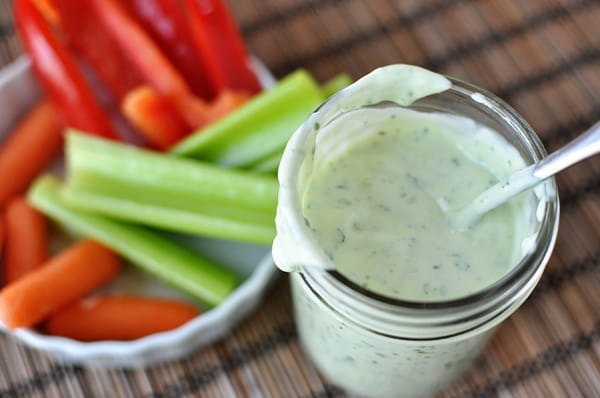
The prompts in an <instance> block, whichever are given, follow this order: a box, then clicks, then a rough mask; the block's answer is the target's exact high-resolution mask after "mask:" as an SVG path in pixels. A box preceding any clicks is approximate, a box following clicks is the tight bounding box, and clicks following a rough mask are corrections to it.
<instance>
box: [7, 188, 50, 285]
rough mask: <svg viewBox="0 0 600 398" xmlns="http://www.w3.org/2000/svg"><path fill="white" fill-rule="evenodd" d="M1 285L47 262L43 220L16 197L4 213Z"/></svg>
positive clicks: (22, 199) (45, 228)
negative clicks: (2, 276)
mask: <svg viewBox="0 0 600 398" xmlns="http://www.w3.org/2000/svg"><path fill="white" fill-rule="evenodd" d="M5 229H6V238H5V245H6V247H5V249H4V250H5V257H4V282H5V283H11V282H14V281H15V280H17V279H19V278H20V277H22V276H23V275H25V274H27V273H29V272H31V271H33V270H34V269H36V268H38V267H40V266H41V265H42V264H44V262H45V261H46V260H47V259H48V231H47V227H46V218H45V217H44V216H43V215H42V214H41V213H39V212H38V211H37V210H35V209H34V208H33V207H31V206H29V204H28V203H27V200H26V199H25V198H24V197H22V196H19V197H17V198H15V199H13V200H11V201H10V202H9V203H8V205H7V207H6V214H5Z"/></svg>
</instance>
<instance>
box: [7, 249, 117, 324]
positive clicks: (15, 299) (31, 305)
mask: <svg viewBox="0 0 600 398" xmlns="http://www.w3.org/2000/svg"><path fill="white" fill-rule="evenodd" d="M120 265H121V263H120V259H119V257H118V256H117V255H116V254H114V253H113V252H112V251H110V250H108V249H106V248H105V247H104V246H101V245H100V244H99V243H96V242H94V241H91V240H84V241H81V242H79V243H76V244H74V245H73V246H71V247H69V248H68V249H66V250H65V251H63V252H61V253H60V254H58V255H57V256H56V257H53V258H51V259H50V260H49V261H47V262H46V263H45V264H44V265H42V266H41V267H40V268H38V269H36V270H34V271H31V272H30V273H28V274H27V275H25V276H23V277H22V278H20V279H17V280H16V281H15V282H13V283H11V284H9V285H7V286H6V287H4V289H2V290H1V291H0V321H2V322H3V323H4V325H6V327H8V328H9V329H15V328H18V327H27V326H32V325H35V324H36V323H38V322H40V321H42V320H44V319H45V318H46V317H48V316H49V315H51V314H53V313H55V312H56V311H58V310H59V309H61V308H62V307H64V306H65V305H67V304H70V303H71V302H74V301H75V300H77V299H80V298H81V297H83V296H84V295H86V294H87V293H89V292H90V291H92V290H93V289H95V288H97V287H99V286H101V285H103V284H105V283H107V282H108V281H110V280H111V279H113V278H114V277H115V276H116V275H117V273H118V272H119V269H120Z"/></svg>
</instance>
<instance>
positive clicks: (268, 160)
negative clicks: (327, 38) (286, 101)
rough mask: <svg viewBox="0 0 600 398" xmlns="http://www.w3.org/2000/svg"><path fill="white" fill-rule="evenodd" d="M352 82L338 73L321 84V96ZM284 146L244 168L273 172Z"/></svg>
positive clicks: (335, 91)
mask: <svg viewBox="0 0 600 398" xmlns="http://www.w3.org/2000/svg"><path fill="white" fill-rule="evenodd" d="M351 83H352V78H351V77H350V75H348V74H346V73H340V74H338V75H336V76H334V77H333V78H331V79H330V80H328V81H327V82H325V84H323V85H322V86H321V93H322V95H323V98H329V97H331V96H332V95H333V94H335V93H337V92H338V91H340V90H341V89H343V88H344V87H346V86H349V85H350V84H351ZM284 148H285V147H282V148H279V149H277V150H276V151H275V152H273V153H271V154H269V155H267V156H265V157H263V158H262V159H259V160H257V161H256V162H254V163H253V164H250V165H246V166H245V168H246V169H248V170H251V171H254V172H256V173H275V172H277V169H278V168H279V162H280V161H281V157H282V156H283V150H284Z"/></svg>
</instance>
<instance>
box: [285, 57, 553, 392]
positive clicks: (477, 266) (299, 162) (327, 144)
mask: <svg viewBox="0 0 600 398" xmlns="http://www.w3.org/2000/svg"><path fill="white" fill-rule="evenodd" d="M392 115H393V116H392ZM466 130H469V132H466ZM471 130H472V132H471ZM436 131H437V132H436ZM434 132H436V133H435V134H438V135H433V133H434ZM386 134H388V135H389V134H396V136H394V137H393V138H392V139H394V140H395V139H396V138H398V139H402V140H403V141H402V142H401V144H400V145H398V148H400V150H402V148H407V151H408V152H410V153H408V152H407V153H405V154H402V153H399V154H398V156H395V157H394V156H392V157H391V158H390V159H391V160H389V159H388V160H385V161H381V159H380V157H379V156H373V157H372V158H373V161H371V160H369V159H370V158H368V157H364V156H363V155H364V153H366V152H365V151H363V149H364V148H367V144H369V143H371V141H373V142H374V143H376V142H377V141H375V138H374V137H376V136H377V135H380V136H383V135H386ZM428 137H429V138H428ZM378 139H379V138H378ZM428 139H429V140H430V142H429V143H428V144H427V145H429V146H427V147H423V146H422V145H423V144H422V142H427V140H428ZM393 142H394V141H389V143H392V144H390V145H388V142H383V144H380V145H379V147H374V148H375V150H376V151H378V152H376V154H378V153H380V152H381V153H383V152H384V151H386V150H387V148H394V145H393ZM365 143H367V144H365ZM490 143H491V144H490ZM369 145H370V144H369ZM412 145H414V147H413V146H412ZM439 145H446V146H439ZM363 147H364V148H363ZM422 147H423V148H426V151H425V152H424V153H420V152H419V151H420V150H421V149H420V148H422ZM355 148H358V149H355ZM427 148H431V150H432V151H434V150H435V151H437V152H435V153H434V152H432V154H431V156H428V155H427ZM390 150H392V151H393V150H395V149H390ZM453 151H454V152H456V154H457V155H454V152H453ZM392 155H393V152H392ZM463 155H464V156H463ZM545 155H546V153H545V150H544V148H543V146H542V145H541V143H540V141H539V139H538V138H537V136H536V135H535V133H534V132H533V131H532V129H531V128H530V127H529V126H528V124H527V123H526V122H525V121H524V120H523V119H522V118H521V117H520V116H519V115H518V114H517V113H516V112H515V111H514V110H513V109H512V108H510V107H509V106H508V105H507V104H505V103H504V102H502V101H501V100H499V99H498V98H497V97H495V96H494V95H492V94H490V93H487V92H485V91H483V90H481V89H479V88H477V87H474V86H472V85H470V84H467V83H464V82H462V81H459V80H454V79H448V78H446V77H444V76H441V75H438V74H435V73H433V72H429V71H426V70H424V69H421V68H418V67H413V66H409V65H391V66H387V67H383V68H379V69H377V70H375V71H374V72H372V73H370V74H369V75H367V76H365V77H364V78H362V79H360V80H359V81H357V82H356V83H354V84H353V85H351V86H349V87H348V88H346V89H344V90H342V91H340V92H339V93H337V94H336V95H334V96H333V97H331V98H330V99H329V100H327V101H326V102H325V103H324V104H322V105H321V107H320V108H319V109H317V110H316V111H315V112H314V113H313V114H312V115H311V116H310V117H309V118H308V119H307V120H306V121H305V123H304V124H303V125H302V126H301V127H300V128H299V129H298V130H297V131H296V132H295V134H294V135H293V137H292V138H291V140H290V142H289V143H288V145H287V147H286V150H285V153H284V156H283V158H282V161H281V165H280V168H279V181H280V193H279V204H278V210H277V219H276V224H277V237H276V238H275V241H274V243H273V257H274V260H275V263H276V264H277V266H278V267H279V268H281V269H283V270H284V271H288V272H291V285H292V297H293V304H294V312H295V321H296V324H297V328H298V333H299V337H300V341H301V344H302V347H303V349H304V350H305V352H306V353H307V354H308V356H309V357H310V358H311V359H312V361H313V362H314V363H315V365H316V366H317V368H318V369H319V370H320V371H321V372H322V374H323V375H324V376H325V377H326V378H328V379H329V380H330V381H331V382H332V383H334V384H335V385H337V386H339V387H342V388H344V389H346V390H347V391H349V392H352V393H357V394H360V395H364V396H372V397H407V398H410V397H427V396H431V395H433V394H435V393H436V392H438V391H440V390H441V389H443V388H444V387H446V386H448V385H449V384H450V383H452V382H454V381H456V380H457V379H458V378H459V377H460V376H461V375H462V373H463V372H464V371H465V370H466V369H467V368H468V367H469V366H470V365H471V364H472V362H473V360H474V359H475V358H477V356H478V355H479V354H480V353H481V351H482V349H483V348H484V346H485V344H486V342H487V341H488V339H489V337H490V336H491V334H492V333H493V331H494V330H495V329H496V327H497V326H498V325H499V324H500V323H501V322H502V321H503V320H505V319H506V318H507V317H509V316H510V315H511V314H512V313H513V312H514V311H515V310H516V309H517V308H518V307H519V306H520V305H521V304H522V303H523V302H524V301H525V299H526V298H527V297H528V296H529V295H530V294H531V292H532V291H533V289H534V288H535V286H536V284H537V283H538V281H539V279H540V277H541V275H542V272H543V270H544V268H545V265H546V263H547V261H548V258H549V256H550V254H551V251H552V248H553V246H554V242H555V239H556V233H557V229H558V215H559V203H558V198H557V195H556V186H555V182H554V180H552V179H551V180H548V181H546V182H545V183H543V184H541V185H539V186H538V187H536V188H535V189H534V190H531V191H528V192H525V193H523V194H521V195H520V196H519V197H518V198H515V199H514V202H513V203H509V204H506V205H504V206H506V208H504V209H502V208H499V209H498V210H497V213H495V214H491V213H490V215H486V216H485V217H488V218H487V219H486V218H484V219H482V220H481V225H478V226H476V227H475V229H474V230H473V231H471V232H468V233H467V234H466V235H465V236H463V235H461V234H457V233H455V232H454V231H453V230H452V229H448V228H449V227H447V225H446V224H445V221H444V217H443V216H444V211H445V210H446V208H447V207H448V206H450V207H452V206H453V203H454V202H457V203H458V204H454V205H457V206H458V205H459V204H460V202H461V200H468V199H469V198H472V197H474V195H473V194H474V193H477V190H480V189H482V188H485V186H484V185H485V184H487V185H490V184H493V183H494V182H495V181H497V180H499V179H501V178H502V177H505V176H507V175H508V174H510V173H511V172H513V171H515V169H518V168H520V167H524V166H525V165H528V164H531V163H534V162H535V161H537V160H539V159H540V158H542V157H543V156H545ZM361 156H362V157H361ZM382 156H383V155H382ZM411 156H412V157H414V158H415V159H416V160H414V163H410V162H411V160H410V159H411ZM363 158H364V159H367V161H368V162H367V163H365V165H367V166H369V167H362V168H360V170H358V171H360V172H365V173H367V174H366V175H364V176H363V175H362V174H360V173H359V172H358V171H357V172H354V171H349V172H348V173H347V176H345V177H344V178H345V179H340V180H339V181H338V180H335V181H333V178H334V177H335V175H336V174H335V173H336V172H337V170H338V169H341V168H343V167H342V166H343V165H345V164H353V163H354V161H356V162H357V163H358V164H360V163H359V162H360V161H361V159H363ZM340 159H341V160H340ZM383 159H385V158H384V157H383ZM421 161H422V162H423V163H422V164H423V165H425V164H427V165H429V166H428V167H430V168H431V170H433V171H432V172H431V173H429V174H428V173H425V172H424V171H423V170H421V169H423V167H424V166H423V167H421V166H418V167H417V166H416V165H421V163H419V162H421ZM486 162H487V163H486ZM466 163H468V165H469V167H468V168H465V167H466V166H464V164H466ZM488 163H489V164H488ZM411 165H412V166H411ZM371 166H372V168H371ZM402 167H408V168H412V169H410V170H406V171H404V170H403V169H402ZM454 167H456V169H454ZM332 170H333V171H332ZM370 170H373V171H372V173H373V175H371V176H369V175H368V173H369V172H371V171H370ZM388 170H390V172H391V173H392V174H394V175H395V176H396V177H398V176H400V177H401V179H398V178H396V179H393V178H392V177H390V176H387V175H386V172H387V171H388ZM398 170H400V172H399V171H398ZM332 173H333V174H332ZM430 175H434V176H435V178H433V179H431V178H430ZM463 175H464V176H470V178H472V179H473V181H479V182H480V183H481V184H484V185H482V186H478V185H477V183H471V182H470V181H466V182H464V184H463V185H461V186H460V187H459V188H456V189H452V187H453V186H454V185H456V184H457V183H458V182H461V177H462V176H463ZM332 176H333V177H332ZM436 179H437V180H436ZM488 179H489V180H490V181H488ZM359 181H360V183H359ZM381 181H385V182H386V183H388V182H389V183H390V184H391V185H390V186H392V187H393V189H394V190H393V191H391V192H392V194H386V195H383V194H382V193H381V192H382V191H381V188H380V187H381V184H382V182H381ZM435 181H438V182H439V183H437V182H436V184H433V183H432V182H435ZM328 183H329V184H330V185H331V187H329V188H328V187H327V184H328ZM377 184H379V185H377ZM322 186H325V187H326V188H323V189H324V190H323V191H322V195H321V196H322V201H320V202H319V201H317V202H314V201H313V197H315V195H314V194H313V191H315V192H316V189H317V188H316V187H322ZM404 188H406V190H405V189H404ZM319 189H321V188H319ZM346 189H350V190H354V193H355V197H354V196H346V197H342V196H340V197H339V198H338V197H336V196H335V195H338V193H339V191H341V190H346ZM411 189H412V191H411ZM451 190H453V191H454V194H452V195H450V194H449V195H447V196H446V195H445V192H446V191H451ZM471 191H473V192H471ZM396 195H397V196H396ZM418 195H421V196H418ZM384 196H385V197H384ZM348 198H352V200H350V199H348ZM403 198H404V199H406V201H405V202H403V201H402V200H403ZM411 198H412V201H411V200H410V199H411ZM430 199H431V200H430ZM426 201H427V202H428V203H429V205H430V208H425V207H424V206H426V203H425V202H426ZM315 203H316V204H318V205H319V206H318V208H317V209H316V210H315V207H312V208H311V206H313V205H314V206H316V205H315ZM345 206H348V207H345ZM351 206H353V207H351ZM409 206H421V207H420V208H416V207H415V208H414V209H417V210H418V211H414V210H412V209H413V208H410V207H409ZM392 207H393V208H394V209H391V208H392ZM438 207H439V208H441V209H439V208H438ZM365 209H366V210H365ZM395 209H397V211H396V210H395ZM377 211H381V212H382V213H381V215H377V214H376V212H377ZM394 211H396V213H394ZM419 211H420V212H419ZM361 212H362V213H361ZM503 212H504V213H503ZM415 214H416V216H415ZM411 217H413V218H411ZM415 217H416V218H415ZM421 219H422V220H424V221H423V222H422V223H421V224H419V222H418V221H419V220H421ZM388 220H391V221H389V222H388ZM506 220H508V222H506ZM378 223H379V224H381V228H379V227H378ZM384 224H385V225H384ZM321 226H322V228H321ZM417 230H418V231H417ZM446 230H447V231H446ZM382 231H384V232H382ZM469 234H470V235H469ZM488 235H489V236H488ZM496 235H498V236H496ZM486 237H487V239H488V240H486ZM502 239H504V241H505V242H506V247H504V246H501V243H500V241H502ZM382 242H383V243H382ZM385 245H387V246H385ZM448 245H455V246H452V247H449V246H448ZM458 246H461V247H462V246H464V249H465V250H464V253H463V252H462V251H461V250H458V248H457V247H458ZM405 247H406V250H404V249H405ZM488 252H489V253H488ZM375 253H376V254H375ZM382 253H383V254H382ZM490 253H492V254H490ZM371 254H373V256H371V257H369V256H370V255H371ZM486 255H490V258H489V261H488V260H486V257H485V256H486ZM482 256H484V257H482ZM370 258H372V259H374V260H373V261H369V259H370ZM438 260H439V261H438ZM350 263H355V264H352V265H351V266H348V264H350Z"/></svg>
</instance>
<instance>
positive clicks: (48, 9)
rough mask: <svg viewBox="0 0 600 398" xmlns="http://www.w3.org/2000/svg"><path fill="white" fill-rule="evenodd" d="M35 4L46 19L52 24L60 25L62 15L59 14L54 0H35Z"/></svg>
mask: <svg viewBox="0 0 600 398" xmlns="http://www.w3.org/2000/svg"><path fill="white" fill-rule="evenodd" d="M33 4H35V6H36V7H37V8H38V10H40V12H41V13H42V15H43V16H44V18H45V19H46V21H48V22H49V23H50V24H51V25H52V26H59V25H60V15H58V12H57V11H56V6H55V5H54V3H53V2H52V0H33Z"/></svg>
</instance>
